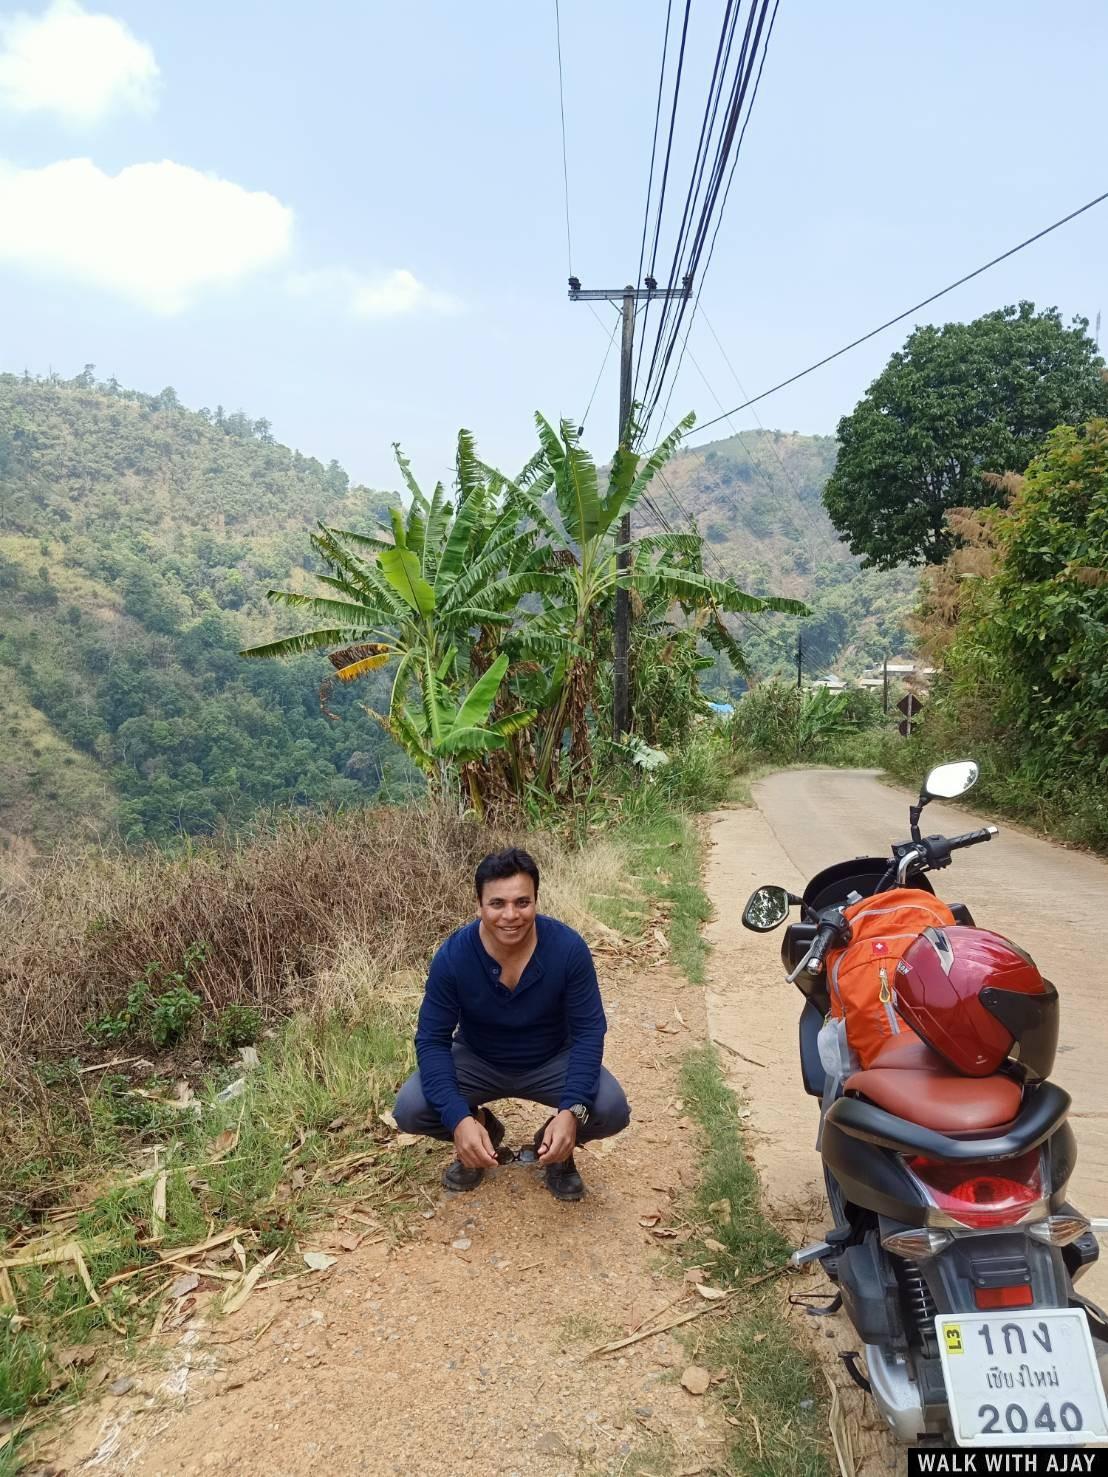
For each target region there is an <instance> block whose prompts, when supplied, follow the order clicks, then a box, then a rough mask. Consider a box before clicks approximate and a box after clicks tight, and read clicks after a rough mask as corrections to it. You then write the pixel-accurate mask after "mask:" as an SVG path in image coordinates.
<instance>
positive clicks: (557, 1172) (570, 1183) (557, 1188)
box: [535, 1118, 585, 1200]
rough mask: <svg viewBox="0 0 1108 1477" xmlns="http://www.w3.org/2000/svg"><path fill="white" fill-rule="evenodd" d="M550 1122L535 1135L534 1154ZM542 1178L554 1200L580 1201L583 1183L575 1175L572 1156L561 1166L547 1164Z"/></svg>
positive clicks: (575, 1170)
mask: <svg viewBox="0 0 1108 1477" xmlns="http://www.w3.org/2000/svg"><path fill="white" fill-rule="evenodd" d="M550 1121H551V1120H550V1119H549V1118H548V1119H547V1120H546V1122H545V1123H544V1124H543V1126H542V1127H541V1128H540V1129H539V1130H538V1132H537V1133H536V1134H535V1152H536V1153H538V1148H539V1145H540V1144H541V1143H542V1141H543V1135H544V1134H545V1133H546V1130H547V1128H548V1126H549V1124H550ZM543 1178H544V1179H545V1180H546V1188H547V1189H548V1190H549V1191H550V1193H551V1194H552V1195H553V1196H554V1198H555V1200H580V1199H581V1197H582V1196H583V1195H584V1193H585V1181H584V1180H583V1179H582V1178H581V1176H580V1175H579V1174H578V1173H577V1166H576V1164H574V1162H573V1155H572V1154H571V1155H570V1156H569V1158H568V1159H563V1160H562V1162H561V1164H548V1165H547V1166H546V1169H545V1170H544V1172H543Z"/></svg>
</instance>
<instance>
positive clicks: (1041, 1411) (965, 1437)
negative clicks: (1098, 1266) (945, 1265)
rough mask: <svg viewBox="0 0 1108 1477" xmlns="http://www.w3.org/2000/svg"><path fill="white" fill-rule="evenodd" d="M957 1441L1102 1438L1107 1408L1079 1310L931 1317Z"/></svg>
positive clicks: (1058, 1442)
mask: <svg viewBox="0 0 1108 1477" xmlns="http://www.w3.org/2000/svg"><path fill="white" fill-rule="evenodd" d="M935 1332H936V1335H937V1336H938V1340H939V1354H940V1357H941V1359H942V1362H943V1375H944V1376H945V1378H946V1393H947V1398H948V1400H949V1401H950V1419H951V1424H952V1426H953V1428H954V1439H955V1440H956V1441H957V1442H958V1445H959V1446H1082V1445H1085V1444H1087V1443H1089V1442H1093V1441H1106V1440H1108V1406H1106V1405H1105V1399H1104V1387H1103V1385H1102V1384H1101V1382H1100V1372H1099V1370H1098V1368H1097V1362H1096V1356H1095V1355H1094V1353H1093V1341H1092V1338H1091V1337H1090V1335H1089V1323H1088V1319H1087V1318H1086V1317H1085V1314H1084V1313H1083V1312H1082V1310H1081V1309H1080V1308H1045V1309H1042V1310H1039V1309H1031V1310H1024V1311H1022V1312H1019V1313H1015V1312H1013V1313H989V1314H980V1313H968V1314H965V1313H951V1314H944V1316H943V1317H941V1318H936V1319H935Z"/></svg>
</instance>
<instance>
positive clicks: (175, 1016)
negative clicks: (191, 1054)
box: [88, 944, 207, 1051]
mask: <svg viewBox="0 0 1108 1477" xmlns="http://www.w3.org/2000/svg"><path fill="white" fill-rule="evenodd" d="M206 957H207V950H206V949H205V947H204V945H203V944H190V945H189V947H188V948H187V949H186V950H185V952H184V955H183V957H182V960H181V967H180V969H177V970H174V971H172V972H170V971H168V970H167V969H166V968H165V966H164V965H163V964H162V963H161V961H160V960H154V961H152V962H151V963H149V964H148V965H147V966H146V968H145V969H144V970H143V972H142V976H141V977H140V978H139V979H137V980H135V981H134V983H133V984H132V985H130V986H129V988H128V990H127V996H126V999H125V1001H124V1003H123V1006H122V1007H121V1008H120V1009H119V1010H118V1011H116V1012H114V1013H111V1014H108V1015H105V1016H102V1017H101V1018H100V1019H99V1020H98V1021H96V1022H94V1023H93V1024H92V1025H91V1026H89V1028H88V1031H89V1034H90V1035H91V1036H92V1037H93V1039H94V1040H98V1041H104V1042H107V1043H113V1042H116V1041H120V1040H122V1039H123V1037H125V1036H140V1035H141V1036H144V1037H145V1038H146V1039H147V1040H148V1041H149V1042H150V1045H151V1046H153V1047H155V1048H156V1049H157V1050H159V1051H161V1050H164V1048H165V1047H167V1046H173V1045H175V1044H176V1042H178V1041H179V1040H180V1039H181V1037H182V1036H184V1035H185V1033H186V1032H187V1031H188V1029H189V1027H190V1026H191V1025H192V1023H193V1021H194V1020H195V1019H196V1016H197V1014H198V1013H199V1011H200V1008H201V1006H202V1005H203V1003H204V1002H203V1000H202V999H201V997H200V996H199V995H198V994H197V993H196V991H195V990H192V989H190V988H189V984H188V980H189V976H190V975H191V974H192V973H193V971H194V970H195V969H196V967H197V965H199V964H201V963H203V961H204V959H205V958H206Z"/></svg>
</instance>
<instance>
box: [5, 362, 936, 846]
mask: <svg viewBox="0 0 1108 1477" xmlns="http://www.w3.org/2000/svg"><path fill="white" fill-rule="evenodd" d="M834 457H835V443H834V441H833V440H832V439H831V438H829V437H815V436H798V435H786V434H783V433H778V432H771V431H765V432H748V433H744V436H743V438H742V439H741V440H740V439H739V438H738V437H733V438H730V439H728V440H723V441H718V442H715V443H713V444H711V445H709V446H706V447H699V448H697V449H695V450H690V451H687V452H684V453H682V454H681V455H679V456H678V457H676V458H675V459H674V461H673V462H672V463H671V465H670V467H669V468H668V469H667V472H666V474H665V478H666V481H667V482H668V483H669V484H670V486H671V487H672V488H673V490H674V492H675V493H676V495H677V498H678V499H679V501H680V504H681V506H682V507H683V508H684V509H685V510H687V511H688V513H689V514H690V515H691V516H692V517H693V518H695V520H696V521H697V523H698V525H699V527H700V529H701V530H702V532H703V533H704V535H705V536H706V538H707V540H708V542H709V544H710V545H711V547H712V549H713V550H714V551H715V553H716V555H717V557H718V558H719V559H720V560H721V561H722V563H723V564H724V565H725V566H726V567H727V568H728V570H729V571H732V572H734V573H735V574H736V575H737V576H738V578H739V579H740V581H741V583H742V584H743V585H744V586H745V587H746V588H747V589H749V590H751V591H752V592H753V593H755V594H770V593H776V594H783V595H791V596H795V597H798V598H802V599H804V600H806V601H807V602H808V603H809V604H811V605H812V606H813V610H814V614H813V616H812V618H811V619H810V620H808V621H805V622H804V624H803V631H804V643H805V649H806V652H807V653H808V661H807V671H808V673H809V675H816V674H817V673H818V672H820V671H822V670H824V669H826V668H828V667H836V668H838V669H839V670H841V671H844V672H847V673H849V672H852V671H856V670H858V669H859V668H860V667H862V666H864V665H866V664H868V663H870V662H874V661H877V660H879V659H880V657H881V654H882V652H883V651H885V650H895V649H898V648H900V647H901V646H902V645H903V643H904V639H905V638H904V631H903V624H902V622H903V618H904V615H905V613H906V611H907V610H908V609H909V608H910V606H911V604H912V599H913V591H914V576H913V575H912V574H911V573H909V572H900V571H894V572H893V573H890V574H879V573H875V572H872V571H861V570H860V569H859V567H858V564H857V561H856V560H854V559H853V558H852V557H851V555H850V554H849V553H848V552H847V550H846V549H845V547H844V546H843V545H842V544H840V543H839V542H838V540H837V539H836V538H835V535H834V533H833V531H832V529H831V526H830V524H829V522H828V520H827V516H826V514H825V513H824V511H823V506H822V503H821V501H820V493H821V490H822V487H823V484H824V482H825V481H826V479H827V476H828V474H829V473H830V470H831V467H832V465H833V463H834ZM389 501H390V497H389V495H386V494H384V493H379V492H374V491H371V490H369V489H367V488H364V487H352V486H351V485H350V483H349V479H348V478H347V476H346V474H345V472H344V471H343V470H342V468H341V467H339V466H338V464H337V463H336V462H331V463H330V465H329V466H323V465H322V464H321V463H320V462H318V461H316V460H315V459H314V458H311V457H305V456H302V455H301V454H300V453H299V452H296V451H290V450H289V449H288V448H287V447H285V446H280V445H277V444H276V443H275V442H274V440H273V437H272V434H271V431H270V427H269V424H268V423H267V422H266V421H264V420H251V419H249V418H248V417H247V416H245V415H243V414H242V413H241V412H235V413H234V414H230V415H228V414H225V413H224V411H223V410H222V409H217V410H215V411H208V410H201V411H189V410H185V409H184V408H183V407H182V406H181V405H180V403H179V402H178V400H177V397H176V395H175V394H174V392H173V391H172V390H164V391H162V393H161V394H159V395H144V394H138V393H136V392H133V391H126V390H123V389H122V388H121V387H120V386H119V385H118V384H116V383H115V382H114V381H111V382H108V383H106V384H105V383H98V382H97V381H96V379H95V377H94V375H93V372H92V369H91V367H90V368H88V369H86V370H85V372H84V373H83V374H81V375H79V376H78V377H77V378H76V379H74V380H70V381H63V380H60V379H58V378H56V377H54V378H51V379H48V380H36V379H32V378H30V377H28V376H23V377H20V376H16V375H0V597H2V600H0V726H2V732H3V734H4V738H5V740H6V741H5V743H4V744H3V745H2V746H0V846H3V847H13V846H14V847H24V848H27V847H30V848H38V849H41V848H42V847H43V846H46V845H49V844H51V843H54V842H56V841H59V840H68V841H75V842H78V843H80V842H83V841H86V840H89V839H92V838H95V837H98V836H99V837H106V836H110V835H113V834H118V835H120V836H122V837H123V838H124V839H125V840H127V841H128V842H131V843H134V842H141V841H144V840H152V841H158V842H163V841H167V840H173V839H174V838H176V837H179V836H181V835H182V834H189V835H202V834H206V833H210V832H212V831H215V830H218V829H220V828H223V827H233V828H234V827H239V826H241V825H242V824H243V823H244V822H246V821H248V820H249V819H250V817H251V816H253V815H254V814H255V813H256V812H257V811H259V810H260V809H265V808H267V807H271V806H282V807H287V806H294V807H295V806H319V805H328V804H359V803H362V802H364V801H365V800H367V799H368V798H370V797H371V796H372V795H373V794H374V793H375V792H376V791H377V790H378V787H379V786H380V785H381V784H382V783H384V785H385V786H386V790H396V789H397V788H398V787H399V788H403V787H404V786H405V785H406V784H408V783H409V782H410V778H411V776H410V771H409V770H408V768H407V765H406V763H405V762H404V761H403V760H402V758H401V756H400V755H399V753H398V752H397V750H396V749H395V748H394V747H393V745H392V744H391V742H390V741H389V740H388V739H387V738H386V737H385V736H384V735H383V733H382V732H381V730H380V729H379V728H378V726H377V725H376V724H375V723H374V722H373V720H372V719H370V718H369V717H368V716H367V715H366V713H365V712H364V711H363V710H362V707H361V704H362V703H365V702H368V703H369V704H370V706H373V707H377V708H383V707H387V691H388V683H389V674H388V673H387V672H382V673H378V674H375V676H374V677H373V678H372V679H371V680H370V682H369V683H367V684H366V685H364V686H362V687H361V690H360V691H355V692H348V691H342V692H337V693H335V694H334V695H333V697H332V699H331V700H330V708H331V710H332V711H333V712H334V714H335V715H336V718H331V717H328V716H327V715H326V714H324V713H323V712H322V711H321V709H320V704H319V698H318V690H319V684H320V681H321V679H322V677H323V676H324V675H325V672H326V670H327V669H326V667H325V664H323V663H322V662H321V661H320V659H319V658H311V657H307V658H304V659H302V660H300V661H297V662H292V663H247V662H243V661H242V660H241V659H240V658H239V656H238V652H239V650H240V649H241V648H242V647H243V646H246V645H249V644H251V643H254V642H258V641H262V640H265V639H267V638H268V637H270V636H274V635H278V634H281V633H283V632H285V631H289V630H292V629H295V628H297V619H296V616H295V614H294V613H292V612H288V611H284V612H278V611H276V610H275V609H274V608H273V607H272V606H271V605H269V604H268V603H267V602H266V600H265V591H266V590H267V589H268V588H270V587H272V586H279V587H283V588H289V587H292V588H299V587H303V588H308V587H310V586H311V585H312V581H311V580H310V579H308V578H307V577H306V572H307V571H308V570H311V569H313V568H314V567H315V556H314V555H313V554H312V552H311V549H310V547H309V544H308V540H307V536H306V535H307V531H308V530H309V529H310V528H311V527H312V526H313V524H314V523H315V522H316V520H317V519H324V520H326V521H328V522H330V523H333V524H337V525H339V526H342V527H354V528H367V527H370V526H371V525H373V524H374V523H375V522H376V521H377V519H378V517H379V516H380V515H381V513H382V511H383V509H384V508H385V507H386V505H387V503H388V502H389ZM653 502H654V503H655V506H657V507H659V508H660V509H661V510H662V512H663V514H664V516H666V517H667V519H668V520H669V521H671V522H675V523H680V521H681V516H682V515H681V514H680V513H679V512H678V511H677V509H676V507H675V505H674V504H673V503H672V502H671V500H670V499H669V497H668V493H667V492H666V490H665V487H664V486H662V487H655V489H654V497H653ZM641 513H642V520H641V523H640V525H639V526H640V527H645V526H646V525H647V524H648V523H649V520H650V518H651V516H652V515H651V512H650V509H649V508H648V507H646V506H643V507H642V509H641ZM737 629H739V631H740V633H741V636H742V640H743V643H744V646H745V648H746V650H747V652H748V655H749V658H750V661H751V665H752V667H753V668H754V670H755V671H757V672H758V673H759V674H760V675H769V674H770V673H772V672H774V671H779V670H785V669H790V668H791V664H792V661H793V655H792V653H793V651H794V649H795V644H796V622H795V621H794V620H791V619H788V618H785V617H781V616H774V617H764V618H761V619H759V620H756V621H740V622H739V623H738V626H737ZM708 678H709V685H710V686H723V687H731V688H732V689H734V686H735V683H734V679H733V677H732V675H731V673H730V672H729V669H727V668H726V667H724V666H721V667H720V669H719V671H718V672H717V673H715V674H712V673H709V674H708Z"/></svg>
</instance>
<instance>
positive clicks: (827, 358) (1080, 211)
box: [697, 190, 1108, 431]
mask: <svg viewBox="0 0 1108 1477" xmlns="http://www.w3.org/2000/svg"><path fill="white" fill-rule="evenodd" d="M1104 200H1108V190H1105V191H1104V193H1103V194H1102V195H1097V196H1096V198H1095V199H1093V200H1089V201H1087V202H1086V204H1084V205H1081V206H1079V207H1078V208H1077V209H1076V210H1071V211H1070V213H1069V215H1064V216H1063V217H1062V219H1061V220H1057V221H1055V222H1054V223H1053V224H1052V225H1049V226H1044V227H1043V229H1042V230H1041V231H1036V232H1035V234H1034V236H1028V238H1027V240H1026V241H1021V242H1020V243H1019V245H1018V246H1012V247H1009V249H1008V250H1007V251H1004V252H1001V254H1000V255H999V256H994V257H993V259H992V261H988V262H986V263H985V264H984V266H981V267H976V268H975V269H974V270H973V271H972V272H967V273H966V274H965V276H964V277H959V278H958V280H957V281H956V282H951V283H949V284H948V285H947V286H946V287H942V288H940V289H939V291H938V292H933V293H932V294H931V296H930V297H925V298H924V299H923V300H922V301H921V302H918V303H913V305H912V306H911V307H910V308H905V309H904V311H903V313H898V314H897V315H896V317H895V318H889V319H887V320H886V321H885V322H884V323H881V324H878V326H877V327H876V328H871V329H870V331H869V332H868V333H863V334H862V335H861V336H860V337H859V338H856V339H852V340H851V342H850V343H849V344H844V345H843V347H842V348H841V349H836V350H835V352H834V353H833V354H826V355H824V357H823V358H822V359H817V360H816V362H815V363H814V364H809V365H808V367H807V369H801V370H799V371H798V372H797V373H796V374H791V375H790V376H789V377H788V379H784V380H782V381H781V382H780V384H776V385H772V386H771V387H770V388H769V389H768V390H763V391H762V392H761V394H759V395H752V396H751V397H750V399H748V400H744V401H743V402H742V404H741V405H733V406H732V407H731V409H730V410H728V411H725V412H724V414H723V415H717V416H716V417H715V419H714V420H710V421H705V422H704V424H703V425H701V426H698V427H697V429H698V430H700V431H706V430H707V429H708V427H709V426H715V425H718V424H719V422H720V421H723V420H726V419H727V417H728V416H731V415H736V414H737V413H738V412H739V411H740V410H746V409H747V407H748V406H751V405H757V403H758V402H759V401H760V400H765V399H766V397H767V396H769V395H776V393H777V391H778V390H783V389H785V388H786V386H787V385H794V384H795V383H796V382H797V380H801V379H803V378H804V377H805V375H809V374H812V373H814V372H815V370H817V369H822V368H823V366H824V365H825V364H830V363H831V361H832V360H833V359H839V358H841V357H842V355H843V354H848V353H849V352H850V350H851V349H856V348H857V347H858V345H859V344H864V343H866V342H867V340H869V339H871V338H876V336H877V335H878V334H879V333H884V331H885V329H886V328H892V327H893V326H894V325H895V324H897V323H902V322H903V321H904V319H905V318H910V317H911V315H912V314H913V313H918V312H919V310H920V309H921V308H926V307H928V306H929V305H930V304H931V303H933V302H937V301H938V299H939V298H941V297H945V296H946V294H947V293H948V292H953V291H954V289H955V288H956V287H961V286H963V285H964V284H965V283H966V282H972V281H973V279H974V278H975V277H980V276H981V274H982V273H983V272H987V271H989V269H990V268H991V267H995V266H998V265H999V264H1000V263H1001V262H1003V261H1007V260H1008V258H1009V257H1010V256H1015V254H1016V252H1017V251H1022V250H1023V249H1024V247H1026V246H1033V245H1034V244H1035V242H1036V241H1041V240H1042V239H1043V237H1044V236H1049V235H1050V233H1051V231H1056V230H1058V228H1059V226H1064V225H1068V223H1069V222H1070V221H1072V220H1076V219H1077V217H1078V216H1079V215H1084V214H1085V212H1086V211H1087V210H1092V208H1093V206H1094V205H1100V204H1101V202H1102V201H1104Z"/></svg>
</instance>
